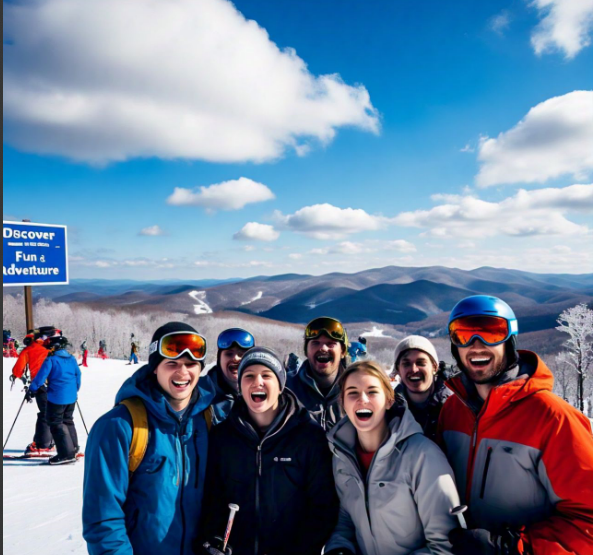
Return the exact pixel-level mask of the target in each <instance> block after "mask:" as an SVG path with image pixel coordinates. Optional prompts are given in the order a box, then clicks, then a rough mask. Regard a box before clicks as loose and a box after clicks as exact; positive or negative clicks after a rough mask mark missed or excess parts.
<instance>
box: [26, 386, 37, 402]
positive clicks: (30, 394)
mask: <svg viewBox="0 0 593 555" xmlns="http://www.w3.org/2000/svg"><path fill="white" fill-rule="evenodd" d="M34 397H35V391H31V389H29V388H27V393H25V401H27V403H32V402H33V398H34Z"/></svg>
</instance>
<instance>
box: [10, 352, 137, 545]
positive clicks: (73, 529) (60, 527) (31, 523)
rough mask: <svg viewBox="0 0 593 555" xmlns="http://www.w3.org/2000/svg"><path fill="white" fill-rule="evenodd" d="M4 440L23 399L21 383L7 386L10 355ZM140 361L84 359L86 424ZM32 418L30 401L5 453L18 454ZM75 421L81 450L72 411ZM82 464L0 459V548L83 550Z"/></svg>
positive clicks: (109, 403)
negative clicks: (0, 499) (0, 506)
mask: <svg viewBox="0 0 593 555" xmlns="http://www.w3.org/2000/svg"><path fill="white" fill-rule="evenodd" d="M3 360H4V363H3V377H2V379H3V383H4V389H3V409H2V410H3V418H2V420H3V442H2V443H4V441H6V437H7V436H8V432H9V430H10V427H11V426H12V423H13V422H14V419H15V417H16V414H17V412H18V410H19V406H20V405H21V402H22V400H23V396H24V394H23V393H22V384H21V382H20V381H18V380H17V382H16V383H15V386H14V388H13V390H12V391H10V382H9V381H8V377H9V375H10V373H11V370H12V367H13V366H14V363H15V359H3ZM138 368H140V365H139V366H126V362H125V361H121V360H99V359H95V358H89V367H88V368H81V370H82V388H81V390H80V396H79V405H80V408H81V410H82V414H83V416H84V419H85V421H86V424H87V426H88V427H89V429H90V427H91V426H92V425H93V423H94V422H95V421H96V420H97V419H98V418H99V417H100V416H101V415H102V414H104V413H105V412H107V411H108V410H109V409H110V408H111V407H112V406H113V403H114V400H115V395H116V393H117V391H118V390H119V388H120V386H121V385H122V383H123V382H124V381H125V380H126V379H127V378H128V377H129V376H130V375H131V374H132V373H133V372H134V371H135V370H137V369H138ZM36 417H37V406H36V404H35V403H33V404H27V403H25V405H24V406H23V409H22V411H21V414H20V416H19V418H18V420H17V422H16V425H15V427H14V430H13V432H12V435H11V436H10V440H9V442H8V444H7V446H6V451H5V452H6V453H8V454H21V453H22V451H23V450H24V449H25V447H26V446H27V445H28V444H29V443H30V442H31V441H32V440H33V432H34V428H35V421H36ZM74 422H75V425H76V429H77V432H78V436H79V440H80V446H81V449H82V451H84V447H85V445H86V433H85V431H84V426H83V424H82V421H81V419H80V414H79V413H78V411H76V413H75V415H74ZM83 473H84V464H83V463H82V462H80V461H79V462H78V463H77V464H75V465H68V466H57V467H51V466H46V465H41V466H40V463H38V462H37V461H35V462H33V461H4V472H3V483H4V484H3V486H4V487H3V495H4V517H3V519H4V520H3V525H4V526H3V551H4V553H5V554H7V555H17V554H18V555H38V554H39V553H43V554H44V555H64V554H65V553H75V554H80V555H83V554H85V553H87V550H86V544H85V542H84V540H83V539H82V522H81V514H82V480H83Z"/></svg>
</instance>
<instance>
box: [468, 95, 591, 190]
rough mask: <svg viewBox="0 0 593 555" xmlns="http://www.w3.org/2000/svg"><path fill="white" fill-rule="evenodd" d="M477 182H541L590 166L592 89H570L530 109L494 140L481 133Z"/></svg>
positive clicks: (580, 174) (582, 173)
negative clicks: (570, 91) (521, 118)
mask: <svg viewBox="0 0 593 555" xmlns="http://www.w3.org/2000/svg"><path fill="white" fill-rule="evenodd" d="M478 159H479V160H480V162H481V164H482V167H481V168H480V171H479V173H478V175H477V176H476V184H477V185H478V187H489V186H492V185H501V184H508V183H543V182H545V181H546V180H548V179H552V178H556V177H560V176H562V175H567V174H568V175H573V176H575V179H579V180H581V179H586V176H587V175H588V174H589V173H590V172H591V171H593V91H574V92H572V93H569V94H566V95H564V96H557V97H554V98H551V99H549V100H546V101H545V102H542V103H541V104H538V105H537V106H535V107H534V108H532V109H531V110H530V111H529V112H528V114H527V115H526V116H525V118H524V119H523V120H521V121H520V122H519V123H518V124H517V125H516V126H515V127H513V128H512V129H511V130H509V131H507V132H505V133H501V134H500V135H499V136H498V137H497V138H496V139H490V138H487V137H485V138H483V139H482V141H481V143H480V148H479V155H478Z"/></svg>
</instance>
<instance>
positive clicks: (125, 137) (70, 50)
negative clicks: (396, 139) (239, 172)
mask: <svg viewBox="0 0 593 555" xmlns="http://www.w3.org/2000/svg"><path fill="white" fill-rule="evenodd" d="M4 40H5V43H4V139H5V141H7V142H9V143H10V144H11V145H13V146H15V147H17V148H20V149H22V150H26V151H30V152H35V153H40V154H55V155H60V156H65V157H68V158H70V159H74V160H79V161H84V162H90V163H95V164H103V163H107V162H112V161H121V160H127V159H130V158H134V157H152V156H155V157H160V158H166V159H200V160H208V161H215V162H245V161H254V162H264V161H268V160H274V159H277V158H279V157H281V156H282V155H283V154H284V153H285V152H286V150H287V149H293V150H294V151H295V152H296V153H297V154H298V155H304V154H306V153H307V152H308V150H309V148H310V147H311V145H312V144H314V143H315V142H321V143H328V142H330V141H331V140H332V139H333V138H334V137H335V135H336V133H337V130H338V129H339V128H340V127H344V126H349V127H356V128H358V129H361V130H364V131H369V132H373V133H377V132H378V131H379V117H378V114H377V111H376V110H375V108H374V107H373V105H372V103H371V99H370V96H369V93H368V91H367V90H366V88H365V87H364V86H363V85H354V86H352V85H348V84H346V83H344V82H343V81H342V79H341V78H340V76H339V75H336V74H331V75H320V76H316V75H313V74H312V73H311V72H310V71H309V70H308V68H307V64H306V63H305V61H303V60H302V59H301V58H299V56H298V55H297V53H296V52H295V51H294V50H293V49H290V48H286V49H281V48H280V47H278V46H277V45H276V44H275V43H274V42H272V41H271V40H270V37H269V35H268V33H267V32H266V30H265V29H263V28H262V27H260V26H259V25H258V24H257V22H255V21H252V20H247V19H246V18H245V17H244V16H243V15H242V14H241V13H240V12H239V11H237V9H236V8H235V6H234V5H233V4H232V3H231V2H230V1H228V0H199V1H196V0H170V1H167V2H155V1H154V0H127V1H126V2H122V1H121V0H85V1H84V2H80V1H79V0H36V1H35V2H26V3H22V4H13V3H5V5H4Z"/></svg>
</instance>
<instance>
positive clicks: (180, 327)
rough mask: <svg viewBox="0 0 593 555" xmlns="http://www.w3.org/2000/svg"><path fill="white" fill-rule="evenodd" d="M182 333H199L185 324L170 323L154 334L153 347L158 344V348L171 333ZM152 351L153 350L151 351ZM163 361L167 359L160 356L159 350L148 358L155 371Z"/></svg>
mask: <svg viewBox="0 0 593 555" xmlns="http://www.w3.org/2000/svg"><path fill="white" fill-rule="evenodd" d="M180 331H186V332H189V333H198V332H197V331H196V330H195V329H194V328H193V327H192V326H190V325H189V324H184V323H183V322H169V323H168V324H165V325H164V326H161V327H160V328H159V329H158V330H156V331H155V332H154V335H153V336H152V341H151V346H152V344H153V343H156V344H157V346H158V343H159V341H160V340H161V339H162V338H163V337H165V335H167V334H169V333H174V332H180ZM151 351H152V349H151ZM163 360H165V358H164V357H162V356H161V355H160V353H159V349H158V348H157V349H156V350H154V352H151V354H150V356H149V358H148V365H149V366H150V368H151V369H153V370H155V369H156V367H157V366H158V365H159V364H160V363H161V362H162V361H163ZM202 366H204V364H203V363H202Z"/></svg>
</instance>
